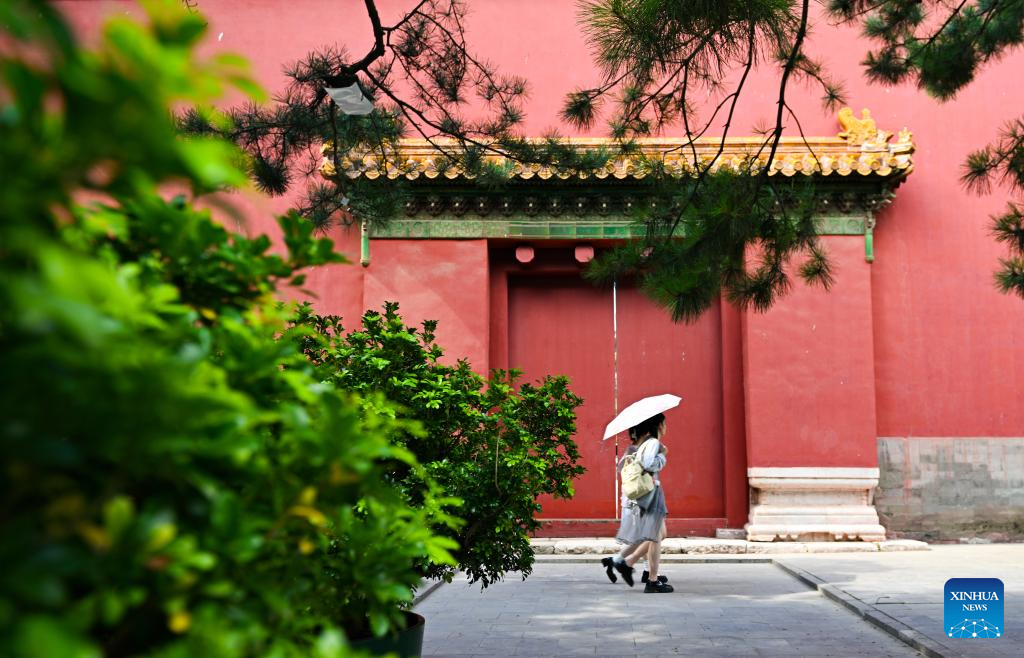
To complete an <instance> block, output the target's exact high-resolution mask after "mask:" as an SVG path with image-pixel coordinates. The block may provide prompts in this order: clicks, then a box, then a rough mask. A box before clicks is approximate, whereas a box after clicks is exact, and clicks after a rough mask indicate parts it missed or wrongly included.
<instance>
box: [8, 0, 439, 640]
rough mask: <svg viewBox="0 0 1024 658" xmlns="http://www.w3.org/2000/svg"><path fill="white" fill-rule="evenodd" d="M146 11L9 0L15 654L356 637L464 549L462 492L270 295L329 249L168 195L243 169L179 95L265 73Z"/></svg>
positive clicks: (180, 21)
mask: <svg viewBox="0 0 1024 658" xmlns="http://www.w3.org/2000/svg"><path fill="white" fill-rule="evenodd" d="M150 11H151V17H150V24H149V25H148V26H140V25H137V24H135V23H132V22H129V21H127V20H124V19H121V20H115V21H113V22H111V23H110V24H109V25H108V26H107V27H106V29H105V30H104V32H103V36H102V40H101V42H100V44H99V46H98V50H97V51H96V52H88V53H87V52H84V51H83V50H81V49H80V48H78V46H77V45H76V44H75V42H74V39H73V38H72V37H71V35H70V33H69V31H68V30H67V28H66V26H65V24H64V23H63V21H62V20H61V19H60V17H59V15H58V14H56V13H55V12H54V10H53V9H52V8H51V7H49V5H47V4H45V3H42V2H31V1H28V0H15V1H14V2H5V3H0V26H3V29H4V32H2V33H0V42H3V43H4V49H3V51H2V53H3V55H2V56H3V60H2V61H0V76H2V77H0V80H2V88H0V103H2V105H0V166H2V167H3V176H2V177H0V178H2V180H3V185H0V213H2V216H0V373H2V374H3V376H2V378H0V469H2V470H0V510H2V512H0V565H3V568H2V569H0V655H2V656H5V657H6V656H10V657H12V658H30V657H31V658H43V657H45V658H57V657H60V658H92V657H97V656H109V657H119V656H162V657H163V656H166V657H171V656H174V657H182V658H185V657H200V656H201V657H203V658H208V657H209V658H220V657H223V658H229V657H231V658H233V657H239V658H241V657H244V656H257V655H258V656H280V657H282V658H284V657H292V656H295V657H298V656H303V657H308V656H314V657H320V658H326V657H327V656H340V655H345V654H346V653H347V650H346V649H345V639H344V637H345V632H349V633H352V632H360V631H363V632H369V631H373V632H375V633H377V634H381V633H383V632H384V631H386V630H387V629H388V628H389V627H392V626H393V625H394V624H396V623H398V620H399V618H400V613H399V609H400V608H401V607H402V606H404V605H408V603H409V601H410V600H411V598H412V590H413V587H414V586H415V585H416V584H417V583H418V579H419V576H420V573H419V569H417V565H419V564H423V563H425V562H427V561H429V562H430V563H432V564H439V565H445V564H448V565H450V564H453V563H454V561H453V559H452V557H451V555H450V553H449V551H450V550H451V549H453V548H455V545H454V543H453V542H452V541H451V539H449V538H448V537H445V536H442V535H438V534H436V533H435V529H437V528H449V530H450V529H451V527H452V526H454V524H455V523H456V520H455V519H454V518H453V517H451V516H450V515H449V513H448V509H449V508H450V506H451V505H452V504H453V503H454V502H455V501H453V500H452V499H450V498H446V497H445V496H443V495H442V492H441V489H440V488H439V486H438V485H437V483H436V482H434V480H433V479H432V477H431V475H430V472H429V470H428V469H426V468H425V467H423V466H421V465H420V464H419V463H418V462H417V460H416V458H415V455H414V454H413V452H412V451H410V450H407V449H405V448H403V447H402V445H401V444H402V442H403V441H409V440H411V439H410V438H409V437H416V436H419V435H420V434H421V430H419V429H418V428H417V426H415V425H414V424H412V423H409V422H406V421H404V420H401V419H399V418H398V417H397V416H398V414H397V412H396V411H395V410H394V409H393V408H392V406H391V405H390V403H388V402H387V401H386V400H384V399H383V398H381V397H380V396H379V395H373V394H370V395H368V397H367V399H366V400H359V399H357V398H355V397H354V396H353V394H352V393H349V392H346V391H343V390H341V389H339V388H338V387H336V386H333V385H331V384H330V383H327V382H325V381H324V378H323V377H322V373H321V372H320V370H319V368H318V366H316V365H315V364H312V363H310V361H309V360H308V359H307V358H306V356H305V355H304V354H303V353H302V351H301V350H300V349H299V348H298V347H297V344H298V342H299V341H301V340H302V339H303V337H304V336H311V335H312V332H311V331H310V330H309V329H308V328H306V327H302V326H294V327H291V328H289V325H288V323H287V319H288V318H290V317H292V314H293V310H292V309H290V308H288V307H285V306H283V305H282V304H280V303H279V302H277V301H275V298H274V297H275V292H276V290H277V288H278V286H279V285H282V284H298V283H300V282H301V275H299V274H298V273H297V270H298V269H300V268H302V267H307V266H312V265H317V264H321V263H326V262H337V261H339V260H340V256H338V255H337V254H335V253H334V251H333V248H332V245H331V244H330V242H329V241H327V240H316V239H314V238H313V236H312V235H311V230H312V229H311V227H310V226H309V225H308V224H306V223H303V222H301V221H300V220H299V219H298V218H297V217H295V216H288V217H284V218H282V219H281V220H280V223H281V227H282V230H283V232H284V235H285V240H286V243H287V247H288V251H287V253H286V254H285V255H272V254H270V253H269V252H268V250H269V248H270V241H269V240H268V239H266V238H265V237H260V238H255V239H248V238H244V237H242V236H239V235H233V234H231V233H230V232H228V231H227V230H225V229H224V228H222V227H221V226H219V225H218V224H216V223H215V222H214V221H213V220H212V219H211V217H210V215H209V214H208V213H206V212H202V211H198V210H196V209H194V208H193V207H191V206H190V205H189V204H188V203H187V202H186V201H185V200H184V199H182V198H178V199H174V200H172V201H165V200H164V199H163V198H161V196H160V195H158V193H157V186H158V185H160V184H162V183H165V182H168V181H179V182H184V183H186V184H188V185H189V186H191V187H192V188H194V189H196V190H200V191H202V190H211V189H217V188H219V187H222V186H224V185H234V184H240V183H242V182H244V180H245V175H244V173H243V172H242V170H241V169H240V168H239V166H238V165H239V163H240V156H239V153H238V152H237V151H235V150H234V149H233V148H232V147H230V146H229V145H226V144H225V143H223V142H220V141H216V140H213V139H208V138H195V139H188V140H183V139H178V138H177V137H176V134H175V129H174V125H173V123H172V120H171V115H170V111H169V108H170V107H173V106H174V105H175V104H177V103H183V102H184V103H202V102H207V101H209V100H210V99H211V98H213V97H215V96H217V95H218V94H219V93H220V92H221V89H222V80H225V79H227V80H231V81H233V82H234V83H235V84H237V85H238V86H241V87H243V88H244V89H249V88H250V87H251V83H250V82H249V81H248V79H247V78H246V77H245V72H244V69H243V68H242V67H241V66H240V62H239V61H238V60H237V59H236V58H231V57H225V56H221V57H218V58H215V59H213V60H211V61H208V62H199V61H196V59H195V58H194V57H193V55H192V49H193V47H194V46H195V44H196V42H197V40H198V39H199V37H200V36H201V34H202V32H203V23H202V21H201V19H199V18H197V17H194V16H190V15H188V14H186V13H184V12H183V11H182V10H181V8H180V6H179V5H178V3H175V2H171V3H165V4H153V5H151V10H150ZM83 197H88V198H91V199H93V200H95V201H96V202H95V203H92V204H90V205H87V206H82V205H79V204H77V203H75V201H73V200H74V199H78V200H82V199H83ZM370 410H377V411H376V412H374V411H370ZM396 465H400V467H401V469H402V472H403V473H404V479H403V482H402V485H403V487H413V486H414V487H415V488H416V491H417V493H418V497H417V500H416V504H415V505H410V504H409V502H408V496H407V494H406V492H405V491H404V490H403V488H401V487H398V486H396V485H395V484H394V483H393V481H392V480H393V478H392V477H391V475H390V474H391V473H392V472H393V471H394V469H395V467H396ZM382 547H386V550H379V549H380V548H382ZM343 629H344V630H343Z"/></svg>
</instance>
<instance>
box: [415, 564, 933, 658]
mask: <svg viewBox="0 0 1024 658" xmlns="http://www.w3.org/2000/svg"><path fill="white" fill-rule="evenodd" d="M662 571H663V573H664V574H665V575H667V576H668V577H669V578H670V579H671V582H672V584H673V585H675V587H676V591H675V592H674V593H672V594H644V593H643V590H642V585H641V584H640V583H639V582H638V583H637V586H636V587H634V588H632V589H631V588H629V587H627V586H626V585H624V584H623V583H622V581H621V580H620V581H619V583H618V584H616V585H613V584H611V583H609V582H608V580H607V578H605V575H604V570H603V569H602V568H601V566H600V564H597V563H590V564H571V563H567V562H564V561H562V562H557V563H545V562H542V563H538V564H537V565H536V566H535V569H534V573H533V575H532V576H530V578H529V579H527V580H526V581H525V582H522V581H520V580H518V579H515V580H508V581H505V582H502V583H498V584H496V585H492V586H491V587H489V588H488V589H486V590H484V591H483V592H481V591H480V588H479V586H471V585H467V584H466V583H465V582H459V581H456V582H454V583H452V584H449V585H444V586H442V587H440V588H439V589H437V590H436V591H435V592H434V593H433V594H431V595H430V596H429V597H427V598H426V600H424V601H423V602H422V603H421V604H420V605H419V606H417V608H416V610H417V611H418V612H420V613H421V614H423V615H424V616H425V617H426V618H427V626H426V635H425V639H424V647H423V648H424V655H425V656H562V655H591V656H640V655H642V656H678V655H694V656H713V657H714V656H762V657H766V658H767V657H782V656H787V657H789V656H843V657H854V656H917V655H919V654H918V653H917V652H916V651H915V650H913V649H912V648H910V647H909V646H907V645H905V644H903V643H902V642H900V641H899V640H897V639H895V638H893V637H892V636H890V635H887V634H886V633H884V632H883V631H881V630H879V629H877V628H875V627H874V626H872V625H870V624H868V623H866V622H864V621H863V620H861V619H859V618H858V617H856V616H855V615H853V614H851V613H850V612H848V611H847V610H845V609H844V608H842V607H840V606H839V605H838V604H836V603H833V602H832V601H830V600H828V599H826V598H825V597H823V596H822V595H821V594H819V593H818V592H816V591H814V590H812V589H808V587H807V586H806V585H804V584H803V583H801V582H800V581H798V580H797V579H795V578H793V577H792V576H790V575H788V574H787V573H785V572H784V571H782V570H781V569H779V568H778V567H776V566H774V565H772V564H765V563H746V564H742V563H724V564H723V563H688V564H680V563H672V564H667V565H665V566H664V567H663V569H662Z"/></svg>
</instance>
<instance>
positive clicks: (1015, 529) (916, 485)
mask: <svg viewBox="0 0 1024 658" xmlns="http://www.w3.org/2000/svg"><path fill="white" fill-rule="evenodd" d="M878 465H879V469H880V471H881V476H880V479H879V483H878V490H877V492H876V493H875V505H876V506H877V508H878V515H879V517H880V518H881V520H882V523H884V524H885V527H886V528H887V529H888V531H889V535H890V536H891V537H907V538H911V539H922V540H925V541H931V542H973V541H979V542H988V541H995V542H1005V541H1022V540H1024V437H1019V436H1017V437H1013V436H996V437H978V436H969V437H879V439H878Z"/></svg>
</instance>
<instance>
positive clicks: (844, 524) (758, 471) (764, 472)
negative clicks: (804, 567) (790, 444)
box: [746, 467, 885, 542]
mask: <svg viewBox="0 0 1024 658" xmlns="http://www.w3.org/2000/svg"><path fill="white" fill-rule="evenodd" d="M747 478H748V481H749V482H750V523H748V524H747V526H746V528H747V539H748V540H749V541H844V540H862V541H869V542H875V541H883V540H884V539H885V528H883V527H882V526H881V524H879V522H878V513H877V512H876V511H875V506H874V504H873V494H874V489H875V487H876V486H878V469H877V468H824V467H822V468H816V467H811V468H748V469H747Z"/></svg>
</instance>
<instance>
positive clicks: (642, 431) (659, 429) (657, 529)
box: [601, 414, 673, 594]
mask: <svg viewBox="0 0 1024 658" xmlns="http://www.w3.org/2000/svg"><path fill="white" fill-rule="evenodd" d="M665 426H666V423H665V415H664V414H656V415H655V416H652V417H651V418H648V419H647V420H644V421H643V422H641V423H639V424H637V425H636V426H634V427H632V428H630V430H629V435H630V438H631V439H632V445H630V447H629V448H628V449H627V450H626V455H625V456H623V459H622V460H620V461H619V465H618V470H619V471H621V470H622V464H623V461H625V459H626V457H628V456H630V455H633V454H635V455H636V457H635V458H636V459H637V460H638V461H639V462H640V465H641V467H643V469H644V470H645V471H647V472H648V473H651V474H652V475H653V477H654V490H653V491H651V492H650V493H649V494H647V495H646V496H644V497H642V498H640V499H638V500H635V501H634V500H630V499H628V498H626V497H625V496H623V508H622V523H621V525H620V527H619V532H618V534H617V535H616V537H615V538H616V539H617V540H618V541H619V542H620V543H622V544H624V548H623V549H622V551H620V552H619V554H618V555H616V556H615V557H610V558H604V559H603V560H601V563H602V564H603V565H604V566H605V569H606V571H607V573H608V578H609V579H610V580H611V581H612V582H615V574H614V571H617V572H618V573H619V574H621V575H622V579H623V580H625V581H626V584H627V585H629V586H630V587H632V586H633V565H634V564H636V562H637V561H638V560H639V559H640V558H641V557H644V556H645V555H646V556H647V564H648V571H646V572H644V573H645V575H646V576H647V578H645V579H644V580H645V581H646V584H645V586H644V592H645V593H648V594H657V593H667V592H672V591H673V587H672V586H671V585H669V584H668V582H667V580H668V579H667V578H665V577H664V576H660V575H659V574H658V569H659V567H660V565H661V542H662V540H664V539H665V535H666V528H665V518H666V517H667V516H668V507H667V506H666V505H665V492H664V491H663V490H662V488H661V481H660V479H659V477H658V473H659V472H660V471H661V470H662V469H663V468H665V463H666V461H667V459H666V454H667V453H668V448H666V447H665V444H664V443H663V442H662V440H663V438H664V436H665ZM613 569H614V571H613Z"/></svg>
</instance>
